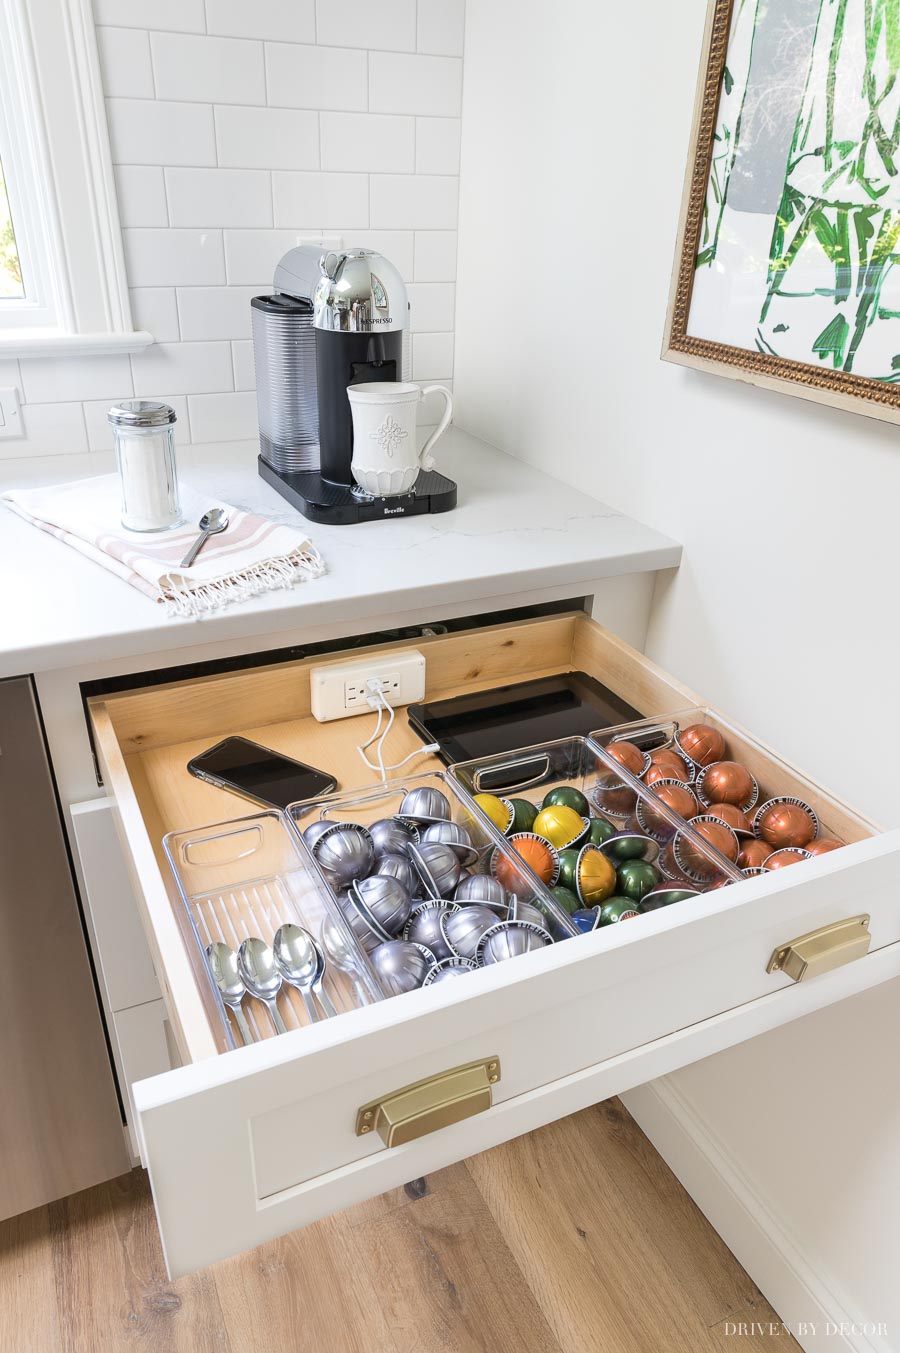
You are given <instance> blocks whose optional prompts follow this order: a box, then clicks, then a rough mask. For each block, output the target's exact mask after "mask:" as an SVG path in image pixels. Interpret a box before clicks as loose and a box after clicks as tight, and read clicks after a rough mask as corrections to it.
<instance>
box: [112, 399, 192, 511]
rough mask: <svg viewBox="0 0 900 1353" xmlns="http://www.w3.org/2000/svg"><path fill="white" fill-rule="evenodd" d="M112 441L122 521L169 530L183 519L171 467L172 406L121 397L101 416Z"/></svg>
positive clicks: (174, 468) (174, 469)
mask: <svg viewBox="0 0 900 1353" xmlns="http://www.w3.org/2000/svg"><path fill="white" fill-rule="evenodd" d="M106 417H107V420H108V421H109V422H110V423H111V424H112V429H113V435H114V436H115V442H116V462H117V464H118V467H119V479H120V480H121V484H122V525H123V526H124V527H126V528H127V530H129V531H170V530H171V529H172V528H173V527H175V526H181V525H182V524H183V521H184V518H183V517H182V515H181V505H180V503H179V501H178V475H177V473H176V466H175V429H174V426H173V424H174V423H175V410H174V409H172V408H170V406H169V405H168V404H161V403H157V402H156V401H155V400H149V399H125V400H123V401H122V402H121V404H116V405H114V406H113V407H112V408H111V409H110V411H109V413H108V414H107V415H106Z"/></svg>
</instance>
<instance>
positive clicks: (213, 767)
mask: <svg viewBox="0 0 900 1353" xmlns="http://www.w3.org/2000/svg"><path fill="white" fill-rule="evenodd" d="M188 770H189V771H190V773H191V775H196V777H197V779H198V780H205V781H206V782H207V784H210V785H215V786H216V788H217V789H230V790H231V791H232V793H234V794H240V795H242V797H243V798H245V799H251V800H252V801H253V802H254V803H261V804H262V805H263V806H264V807H265V808H286V807H287V806H288V804H289V803H295V802H296V801H297V800H298V799H314V798H316V797H317V795H319V794H327V793H329V791H330V790H332V789H335V788H336V787H337V780H335V778H334V776H333V775H329V774H328V773H327V772H326V771H324V770H316V768H315V767H314V766H305V765H304V764H303V762H302V761H294V760H293V758H292V757H289V756H282V755H281V754H280V753H279V752H273V751H271V750H270V749H269V748H268V747H261V746H260V745H259V743H258V742H251V741H250V740H249V738H225V739H224V741H222V742H217V743H216V745H215V747H209V748H207V750H206V751H205V752H201V753H200V755H199V756H195V757H194V759H193V760H192V761H189V762H188Z"/></svg>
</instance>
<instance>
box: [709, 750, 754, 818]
mask: <svg viewBox="0 0 900 1353" xmlns="http://www.w3.org/2000/svg"><path fill="white" fill-rule="evenodd" d="M697 797H698V799H699V800H700V802H701V803H703V804H705V805H706V806H707V807H709V805H710V804H713V803H733V804H734V805H735V807H737V808H740V809H741V811H742V812H744V813H746V812H748V811H749V810H750V809H751V808H752V807H753V805H754V804H755V803H756V800H757V799H758V798H759V785H758V784H757V783H756V781H755V779H754V778H753V776H752V775H751V774H750V772H749V771H748V769H747V767H746V766H742V765H741V763H740V762H739V761H714V762H713V763H712V765H711V766H704V768H703V770H701V772H700V774H699V775H698V776H697Z"/></svg>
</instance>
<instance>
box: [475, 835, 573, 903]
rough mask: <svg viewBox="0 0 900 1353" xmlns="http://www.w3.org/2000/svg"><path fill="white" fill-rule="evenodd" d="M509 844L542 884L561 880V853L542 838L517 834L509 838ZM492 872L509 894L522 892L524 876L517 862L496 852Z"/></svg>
mask: <svg viewBox="0 0 900 1353" xmlns="http://www.w3.org/2000/svg"><path fill="white" fill-rule="evenodd" d="M509 844H510V845H511V846H512V848H513V850H514V851H515V852H516V854H517V855H519V856H520V857H521V858H522V859H523V860H524V861H525V863H526V864H527V865H528V867H529V869H531V870H532V871H533V872H534V873H535V874H537V876H538V878H539V879H540V880H541V883H550V884H552V883H555V882H556V880H557V879H558V878H559V852H558V851H557V850H555V849H554V847H553V846H551V845H550V844H549V842H547V841H545V840H544V838H543V837H542V836H535V834H534V833H533V832H517V833H516V835H515V836H511V837H510V838H509ZM491 872H492V873H493V875H494V877H495V878H496V879H498V880H499V882H500V883H502V884H503V886H504V888H506V890H507V892H513V893H515V892H520V891H521V888H522V875H521V874H520V872H519V871H518V869H517V868H516V864H515V861H514V860H510V859H508V858H507V856H506V855H503V854H501V853H500V852H499V851H495V852H494V857H493V860H492V861H491Z"/></svg>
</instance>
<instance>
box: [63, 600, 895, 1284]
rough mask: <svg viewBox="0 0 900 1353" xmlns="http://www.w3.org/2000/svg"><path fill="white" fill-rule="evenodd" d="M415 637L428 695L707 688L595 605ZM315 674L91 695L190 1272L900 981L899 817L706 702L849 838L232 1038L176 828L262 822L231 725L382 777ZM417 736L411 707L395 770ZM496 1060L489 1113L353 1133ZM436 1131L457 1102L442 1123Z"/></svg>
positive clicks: (671, 703)
mask: <svg viewBox="0 0 900 1353" xmlns="http://www.w3.org/2000/svg"><path fill="white" fill-rule="evenodd" d="M414 646H415V647H417V648H419V649H421V650H422V651H423V652H424V653H425V656H426V660H427V695H428V697H429V698H434V697H436V696H438V695H451V694H456V693H459V692H462V691H468V690H476V689H485V688H489V687H491V686H494V685H497V684H501V683H502V682H504V681H508V680H519V679H524V678H526V677H531V676H537V675H543V674H547V673H551V672H559V671H565V670H570V669H576V670H577V669H581V670H584V671H586V672H589V673H591V674H592V675H593V676H595V677H597V678H598V679H599V680H601V681H602V682H604V683H605V684H606V685H608V686H609V687H611V688H612V689H613V690H615V691H616V692H617V693H618V694H619V695H620V696H622V697H624V698H625V699H626V700H627V701H629V702H630V703H631V704H632V705H633V706H634V707H636V708H637V709H639V710H640V711H641V712H642V713H643V714H645V715H655V714H663V713H672V712H675V711H678V710H683V709H685V708H688V707H690V706H692V705H697V704H698V703H699V701H698V697H697V696H696V695H695V694H694V693H693V692H691V691H690V690H687V689H686V688H685V687H684V686H682V685H680V684H679V683H678V682H676V681H675V680H673V679H672V678H671V677H669V676H667V675H666V674H665V673H664V672H662V671H660V670H659V669H658V668H656V667H654V666H653V664H652V663H650V662H648V661H647V659H646V658H644V657H643V656H642V655H641V654H640V653H637V652H635V651H634V650H633V649H631V648H629V647H628V646H627V645H625V644H623V643H622V642H621V641H620V640H619V639H617V638H616V637H615V636H613V635H611V634H609V633H608V632H606V631H605V630H603V629H602V628H601V627H600V626H598V625H597V624H595V623H594V622H593V621H591V620H590V619H589V618H588V617H586V616H585V615H584V614H582V613H581V612H578V613H572V614H569V615H562V616H553V617H549V618H545V619H538V620H529V621H521V622H517V623H515V624H509V625H500V626H492V627H486V628H480V629H473V630H470V631H467V632H463V633H458V634H452V635H442V636H435V637H433V638H430V639H421V638H417V639H416V640H415V641H414ZM385 647H386V648H387V647H389V648H396V647H398V645H397V644H396V643H393V644H391V645H386V646H385ZM360 651H361V650H355V653H357V654H358V653H359V652H360ZM310 665H311V663H310V662H297V663H292V664H285V665H281V666H275V667H265V668H262V669H257V670H248V671H242V672H236V673H234V672H233V673H227V674H224V675H218V676H211V677H210V676H205V677H200V678H196V679H194V680H186V681H180V682H177V683H173V684H171V685H167V686H155V687H152V688H148V689H146V690H136V691H129V692H127V693H122V694H119V695H113V696H106V697H104V698H102V699H101V698H97V699H95V700H93V701H92V702H91V708H90V714H91V719H92V721H93V725H94V730H95V737H96V746H97V750H98V754H99V756H100V760H101V764H102V767H103V775H104V780H105V782H106V785H107V789H108V792H109V793H110V795H112V796H113V797H114V799H115V802H116V805H117V809H116V811H117V816H118V823H119V827H120V831H121V838H122V842H123V846H124V850H125V854H126V859H127V863H128V865H129V869H130V871H131V873H132V877H133V882H134V887H135V891H136V896H137V900H138V906H139V909H140V911H141V914H142V919H143V922H144V925H145V928H146V932H147V936H148V939H149V943H150V947H151V951H152V954H153V959H154V963H155V965H156V969H157V974H158V976H159V979H160V984H161V987H162V990H163V995H164V997H165V1001H166V1004H167V1007H168V1011H169V1015H170V1019H171V1023H172V1028H173V1031H174V1033H175V1036H176V1038H177V1040H178V1043H179V1045H180V1050H181V1053H182V1056H183V1058H184V1061H185V1065H184V1066H183V1067H181V1068H180V1069H179V1070H177V1071H172V1072H170V1073H168V1074H166V1075H163V1076H159V1077H156V1078H154V1079H152V1080H148V1081H144V1082H142V1083H139V1084H138V1085H136V1086H135V1087H134V1092H133V1094H134V1102H135V1105H136V1108H137V1112H138V1114H139V1130H140V1135H141V1142H142V1152H143V1155H144V1159H145V1162H146V1164H147V1165H148V1168H149V1171H150V1176H151V1182H152V1186H153V1193H154V1198H155V1202H156V1208H157V1213H158V1217H159V1223H160V1229H161V1232H162V1237H163V1242H164V1246H165V1250H166V1255H167V1262H168V1265H169V1269H170V1272H171V1273H172V1274H173V1275H177V1274H181V1273H184V1272H186V1271H189V1270H191V1269H194V1268H197V1267H200V1266H202V1265H205V1264H208V1263H212V1262H213V1261H215V1260H217V1259H220V1258H223V1257H225V1256H226V1255H229V1254H232V1253H235V1252H236V1251H239V1250H243V1249H247V1248H249V1247H251V1246H254V1245H257V1244H259V1243H260V1242H262V1241H264V1240H266V1239H269V1238H271V1237H273V1236H276V1235H278V1234H281V1233H284V1232H286V1231H289V1230H292V1229H294V1228H296V1227H298V1226H301V1225H304V1224H305V1223H307V1222H310V1221H313V1220H315V1219H316V1218H318V1217H321V1216H323V1215H325V1214H326V1213H329V1212H332V1211H335V1210H337V1209H339V1208H343V1207H346V1206H349V1205H350V1204H352V1203H355V1202H358V1201H360V1200H362V1199H363V1198H366V1197H370V1196H372V1195H374V1194H377V1193H380V1192H382V1191H384V1190H386V1189H389V1188H392V1187H394V1186H396V1185H399V1184H402V1183H404V1182H406V1181H408V1180H410V1179H413V1178H416V1177H418V1176H420V1175H423V1174H425V1173H427V1172H429V1171H432V1170H435V1169H438V1168H440V1167H442V1166H445V1165H447V1164H449V1163H450V1162H452V1161H454V1160H458V1159H460V1158H463V1157H465V1156H468V1155H471V1154H473V1153H474V1152H477V1151H481V1150H483V1149H485V1148H487V1147H489V1146H491V1145H494V1144H496V1143H497V1142H500V1141H503V1140H505V1139H508V1138H510V1137H513V1136H516V1135H517V1134H519V1133H522V1132H526V1131H529V1130H530V1129H532V1128H534V1127H537V1126H539V1125H540V1124H542V1123H545V1122H548V1121H550V1120H551V1119H554V1118H558V1117H560V1116H561V1115H563V1114H567V1113H571V1112H574V1111H575V1110H577V1109H579V1108H581V1107H584V1106H585V1105H587V1104H590V1103H593V1102H596V1101H598V1100H600V1099H602V1098H604V1097H606V1096H608V1095H610V1094H613V1093H617V1092H619V1091H622V1090H626V1089H628V1088H630V1087H632V1086H634V1085H637V1084H640V1083H642V1082H644V1081H646V1080H649V1079H652V1078H654V1077H656V1076H659V1075H662V1074H665V1073H666V1072H669V1071H671V1070H673V1069H675V1068H677V1067H679V1066H683V1065H685V1064H686V1063H688V1062H691V1061H695V1060H697V1059H698V1058H701V1057H705V1056H708V1055H709V1054H711V1053H713V1052H716V1051H718V1050H720V1049H721V1048H724V1047H728V1046H730V1045H731V1044H733V1043H736V1042H739V1041H741V1040H743V1039H745V1038H748V1037H752V1036H754V1035H755V1034H757V1033H761V1032H763V1031H765V1030H767V1029H771V1028H774V1027H775V1026H777V1025H779V1024H783V1023H786V1022H788V1021H790V1020H792V1019H795V1018H797V1017H798V1016H800V1015H803V1014H806V1013H808V1012H809V1011H811V1010H814V1009H817V1008H818V1007H820V1006H823V1005H827V1004H830V1003H831V1002H834V1001H837V1000H840V999H842V998H843V997H845V996H848V995H851V994H853V993H854V992H857V991H859V990H861V989H863V988H865V987H867V986H871V985H875V984H876V983H878V982H881V981H884V980H885V979H887V978H889V977H893V976H895V975H897V974H898V973H900V832H891V833H879V832H878V830H877V829H876V828H875V827H873V826H872V825H871V824H870V823H868V822H866V821H865V820H864V819H863V818H862V817H861V816H860V815H859V814H857V813H855V812H854V811H853V810H852V809H850V808H848V807H847V806H846V805H844V804H842V803H841V802H839V801H838V800H836V799H834V798H833V797H832V796H831V795H829V794H828V793H827V792H826V791H824V790H822V789H820V788H819V787H817V786H815V785H814V784H812V783H811V782H810V781H809V780H808V779H807V778H806V777H805V776H804V775H802V774H801V773H800V772H798V771H795V770H793V769H792V768H790V767H789V766H787V765H785V764H783V763H782V762H781V761H780V760H779V759H778V758H777V757H776V756H775V755H774V754H773V753H772V752H770V751H769V750H768V749H767V748H765V747H763V746H762V745H760V744H759V743H757V742H755V741H754V740H753V739H752V738H750V737H749V735H747V734H746V733H744V732H743V731H741V730H739V729H737V728H735V727H734V726H732V725H731V724H729V723H728V722H727V721H726V720H725V719H724V718H723V717H722V716H721V715H719V714H718V713H717V712H715V711H712V710H710V711H708V715H707V718H708V722H711V723H715V724H717V725H718V726H719V727H720V728H721V730H722V731H723V732H724V733H725V736H726V738H727V740H728V744H729V748H730V752H731V754H732V755H733V756H735V757H738V758H739V759H740V760H742V761H743V762H744V763H745V764H746V765H747V766H748V767H749V768H750V770H751V771H752V772H753V773H754V774H755V775H756V777H757V779H758V780H759V781H760V782H761V784H762V786H763V787H764V789H768V791H769V792H770V793H780V794H791V795H797V796H798V797H800V798H802V799H804V800H806V801H807V802H808V803H810V804H811V806H812V807H813V808H814V809H815V811H816V812H817V814H818V815H819V818H820V820H821V821H822V823H823V824H825V826H827V828H828V831H829V833H830V834H833V835H835V836H838V837H839V838H841V839H842V840H844V841H846V842H848V843H849V844H848V845H847V846H846V848H844V849H842V850H836V851H834V852H832V853H831V854H828V855H824V856H821V857H819V858H817V859H814V860H811V861H808V862H805V863H804V864H803V865H802V866H797V867H794V868H791V869H786V870H782V871H779V872H778V873H771V874H768V875H766V876H764V877H757V878H752V879H747V880H745V881H743V882H739V883H735V884H733V885H731V886H729V887H725V888H722V889H719V890H717V891H713V892H710V893H707V894H705V895H704V896H701V897H697V898H695V899H692V900H690V901H687V902H682V903H678V904H676V905H674V906H669V907H665V908H663V909H661V910H658V911H655V912H653V913H650V914H647V915H643V916H640V917H638V918H636V919H634V920H631V921H629V922H628V923H627V924H622V925H615V926H609V927H607V928H604V929H602V930H598V931H596V932H594V933H592V934H588V935H583V936H579V937H578V938H575V939H571V940H566V941H565V942H562V943H559V944H555V945H551V946H549V947H547V948H545V949H542V950H540V951H537V952H534V953H531V954H528V955H526V956H523V957H521V958H518V959H516V960H514V961H511V962H507V963H501V964H498V965H496V966H494V967H492V968H485V969H482V970H480V971H478V972H475V973H472V974H470V975H469V976H467V977H466V979H465V980H464V981H461V982H452V983H444V984H442V985H440V986H437V987H431V988H427V989H424V990H419V991H414V992H411V993H409V994H407V995H404V996H399V997H395V998H393V999H390V1000H385V1001H381V1002H379V1003H376V1004H372V1005H368V1006H366V1007H364V1008H362V1009H357V1010H351V1011H348V1012H347V1013H345V1014H343V1015H341V1016H340V1017H339V1018H337V1019H332V1020H327V1021H323V1022H321V1023H319V1024H316V1025H313V1026H311V1027H307V1028H301V1029H297V1030H295V1031H293V1032H290V1033H288V1034H285V1035H282V1036H280V1037H278V1038H274V1037H271V1038H267V1039H265V1041H263V1042H260V1043H257V1044H254V1045H252V1046H250V1047H244V1048H239V1049H237V1050H232V1051H228V1050H227V1047H226V1036H225V1033H224V1026H223V1022H222V1019H221V1013H220V1010H219V1009H218V1008H217V1006H216V1004H215V1002H214V1000H213V998H212V995H211V993H210V991H209V990H208V989H207V988H206V987H205V986H201V985H199V984H198V979H197V977H196V975H195V969H194V966H193V965H192V963H191V959H190V956H189V954H188V951H187V949H186V947H185V940H184V938H183V932H182V928H181V926H180V925H179V920H178V908H180V907H181V906H182V903H181V900H180V897H179V895H178V891H177V889H176V886H175V883H174V880H173V878H172V875H171V871H170V869H169V866H168V863H167V861H166V859H165V856H164V853H163V848H162V839H163V836H164V835H165V834H166V833H167V832H171V831H178V830H181V829H184V828H190V827H196V826H199V825H201V824H204V823H213V822H219V821H222V820H223V819H226V818H230V817H231V818H233V817H237V816H240V815H241V813H242V808H241V805H240V804H239V802H238V801H237V800H235V799H234V797H233V796H232V795H229V794H226V793H224V792H223V791H221V790H218V789H215V788H213V787H212V786H209V785H206V784H203V783H201V782H200V781H198V780H196V779H193V778H192V777H191V776H189V775H188V773H187V770H186V769H185V767H186V763H187V762H188V760H189V759H190V757H191V756H193V755H195V754H196V753H198V752H200V751H201V750H203V749H204V748H205V747H208V746H209V745H211V744H212V743H213V742H216V741H218V740H219V739H220V738H222V737H225V736H227V735H230V734H238V733H239V734H243V735H245V736H247V737H250V738H253V739H255V740H257V741H259V742H261V743H263V744H265V745H267V746H270V747H273V748H275V749H277V750H279V751H282V752H285V753H287V754H288V755H292V756H295V757H298V758H300V759H301V760H304V761H308V762H310V763H312V764H314V765H318V766H322V767H323V768H326V769H328V770H329V771H331V772H333V773H334V774H335V775H336V776H337V778H338V781H339V783H340V784H341V785H342V786H344V787H347V788H349V787H351V786H364V785H367V784H369V785H371V784H374V783H375V781H374V777H373V776H371V775H370V773H369V772H368V771H366V770H365V768H364V767H363V765H362V763H361V761H360V760H359V757H358V755H357V752H356V750H355V748H356V744H357V743H358V742H359V741H361V730H366V732H368V729H369V720H368V719H365V720H361V719H348V720H343V721H338V722H336V723H330V724H319V723H317V722H316V721H315V720H314V719H312V717H311V715H310V691H309V678H308V668H309V666H310ZM419 745H420V744H419V743H418V742H417V739H416V738H415V735H414V734H413V733H412V732H411V731H410V729H409V728H408V727H407V725H406V720H405V719H404V718H402V717H401V718H400V719H398V721H397V725H396V727H395V731H394V732H393V733H392V736H391V744H390V749H389V750H390V756H391V760H399V759H400V757H402V756H403V755H405V754H406V752H408V751H413V750H414V749H415V748H416V747H417V746H419ZM429 764H432V765H434V764H436V763H433V762H430V758H425V757H423V758H420V759H419V760H418V761H416V762H414V763H413V767H414V770H415V771H416V772H420V771H422V770H424V769H428V767H429ZM863 914H864V915H867V916H869V917H870V918H871V919H870V921H869V930H870V932H871V949H870V951H869V953H868V955H866V956H862V957H859V958H857V959H856V960H855V961H853V962H850V963H848V964H846V965H845V966H842V967H840V968H837V969H835V970H833V971H830V972H826V973H823V974H822V975H819V976H815V977H813V978H812V979H811V980H808V981H803V982H800V983H796V982H794V981H793V980H792V979H791V978H790V977H789V976H787V975H786V974H785V973H784V972H773V973H769V972H767V970H766V969H767V964H768V962H769V959H770V956H771V955H772V953H773V951H774V950H776V949H778V948H780V947H781V946H782V945H784V944H786V943H787V942H788V941H790V940H792V939H794V938H796V937H798V936H802V935H804V934H806V932H809V931H814V930H817V929H818V928H820V927H823V926H826V925H830V924H833V923H835V922H838V921H842V920H845V919H847V918H851V917H855V916H860V915H863ZM476 1062H478V1063H485V1064H487V1063H494V1064H497V1065H496V1067H495V1069H494V1070H493V1071H492V1072H491V1074H490V1076H488V1080H492V1078H493V1077H495V1076H499V1079H496V1080H493V1083H492V1084H491V1085H490V1088H489V1089H487V1090H485V1088H484V1086H482V1092H481V1093H480V1094H479V1095H477V1096H475V1097H474V1098H473V1100H472V1103H473V1104H475V1103H476V1102H477V1103H478V1104H479V1105H480V1106H481V1111H480V1112H478V1113H477V1114H474V1115H473V1116H471V1117H468V1118H465V1119H464V1120H462V1121H457V1122H451V1123H450V1125H449V1126H440V1127H437V1128H436V1129H435V1130H433V1131H430V1132H428V1133H427V1134H426V1135H423V1136H421V1137H418V1138H417V1139H415V1140H408V1141H406V1142H405V1143H404V1144H402V1145H398V1146H393V1147H390V1148H388V1147H387V1146H385V1144H384V1143H383V1141H382V1140H381V1138H380V1137H379V1135H378V1134H377V1133H376V1132H368V1133H363V1134H361V1135H358V1134H357V1111H358V1110H359V1109H360V1108H361V1107H362V1106H365V1105H366V1104H367V1103H368V1102H369V1101H374V1100H377V1099H378V1098H379V1097H381V1096H387V1095H391V1094H394V1093H395V1092H397V1091H398V1090H401V1089H403V1088H404V1087H406V1086H410V1085H412V1084H414V1083H416V1082H419V1081H423V1080H425V1079H426V1078H432V1077H437V1076H439V1075H441V1074H443V1073H447V1072H449V1071H451V1070H453V1069H455V1068H459V1067H463V1066H464V1065H467V1064H470V1063H476ZM822 1070H823V1075H826V1074H827V1067H826V1066H823V1069H822ZM476 1079H477V1073H476ZM463 1080H465V1077H463ZM457 1088H458V1087H457ZM491 1099H492V1103H491V1104H489V1100H491ZM447 1117H448V1118H452V1117H453V1115H452V1114H448V1115H447ZM437 1121H440V1115H439V1114H438V1115H436V1116H435V1117H434V1118H432V1119H431V1120H430V1124H431V1125H433V1124H434V1123H435V1122H437ZM445 1121H446V1120H445Z"/></svg>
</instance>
